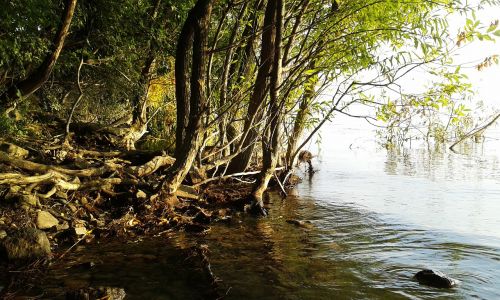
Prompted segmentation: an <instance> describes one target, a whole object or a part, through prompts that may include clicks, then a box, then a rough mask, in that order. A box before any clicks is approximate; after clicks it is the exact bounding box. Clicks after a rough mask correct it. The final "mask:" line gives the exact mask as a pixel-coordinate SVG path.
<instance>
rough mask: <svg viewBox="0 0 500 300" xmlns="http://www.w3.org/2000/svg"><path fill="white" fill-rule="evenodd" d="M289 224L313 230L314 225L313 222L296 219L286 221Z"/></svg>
mask: <svg viewBox="0 0 500 300" xmlns="http://www.w3.org/2000/svg"><path fill="white" fill-rule="evenodd" d="M286 222H287V223H288V224H293V225H295V226H297V227H302V228H312V227H313V224H312V223H311V221H302V220H294V219H289V220H286Z"/></svg>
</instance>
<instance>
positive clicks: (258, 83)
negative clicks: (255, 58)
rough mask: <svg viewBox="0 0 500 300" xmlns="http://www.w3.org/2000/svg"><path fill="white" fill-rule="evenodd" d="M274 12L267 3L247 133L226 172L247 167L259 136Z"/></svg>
mask: <svg viewBox="0 0 500 300" xmlns="http://www.w3.org/2000/svg"><path fill="white" fill-rule="evenodd" d="M275 11H276V2H275V1H269V2H268V3H267V7H266V13H265V16H264V30H263V32H262V49H261V60H260V63H261V65H260V67H259V71H258V72H257V78H256V80H255V86H254V89H253V93H252V96H251V98H250V103H249V104H248V111H247V116H246V119H245V125H244V128H243V132H246V131H248V134H247V135H246V138H245V139H244V140H243V141H242V146H243V147H242V149H244V150H243V151H242V152H241V153H240V154H238V155H237V156H236V157H235V158H234V159H233V160H231V162H230V164H229V167H228V172H229V173H238V172H243V171H245V169H246V168H247V167H248V165H249V163H250V159H251V158H252V154H253V151H254V147H255V141H256V140H257V138H258V136H259V128H258V126H256V125H255V124H257V123H259V121H260V120H261V119H262V115H263V109H262V106H263V103H264V102H265V99H266V94H267V85H268V82H267V80H268V78H269V73H270V71H271V67H272V65H273V53H274V51H275V49H274V38H275V26H274V21H275V16H276V14H275Z"/></svg>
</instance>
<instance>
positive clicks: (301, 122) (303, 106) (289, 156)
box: [286, 60, 317, 170]
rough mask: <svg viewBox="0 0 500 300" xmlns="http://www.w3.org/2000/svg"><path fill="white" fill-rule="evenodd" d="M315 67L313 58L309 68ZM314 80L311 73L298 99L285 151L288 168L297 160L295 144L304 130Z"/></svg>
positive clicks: (315, 77) (315, 76) (313, 92)
mask: <svg viewBox="0 0 500 300" xmlns="http://www.w3.org/2000/svg"><path fill="white" fill-rule="evenodd" d="M315 67H316V64H315V61H314V60H313V61H312V62H311V64H310V69H311V70H312V69H314V68H315ZM316 80H317V75H313V76H312V77H311V78H309V80H308V81H309V83H310V85H308V86H307V87H306V88H305V91H304V94H303V95H302V99H301V101H300V105H299V110H298V111H297V116H296V117H295V122H294V124H293V130H292V134H291V135H290V138H289V140H288V149H287V152H286V163H287V166H286V167H287V169H288V170H292V169H293V166H294V164H295V161H296V160H297V155H296V153H297V144H298V142H299V139H300V137H301V136H302V133H303V132H304V128H305V125H306V121H307V116H308V114H309V107H310V104H311V102H312V100H313V99H314V96H315V91H314V85H315V83H316Z"/></svg>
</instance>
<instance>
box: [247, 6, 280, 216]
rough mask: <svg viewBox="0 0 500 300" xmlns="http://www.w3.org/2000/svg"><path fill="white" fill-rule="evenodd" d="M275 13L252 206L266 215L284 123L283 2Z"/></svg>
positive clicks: (274, 8) (273, 7) (275, 9)
mask: <svg viewBox="0 0 500 300" xmlns="http://www.w3.org/2000/svg"><path fill="white" fill-rule="evenodd" d="M270 2H273V4H268V5H269V6H272V8H271V9H273V14H274V16H275V17H274V19H275V21H274V22H273V23H274V27H275V35H274V44H273V46H274V49H273V52H274V53H273V66H272V72H271V80H270V89H269V94H270V102H269V110H268V116H269V117H268V119H267V124H266V132H265V134H264V137H263V139H262V158H263V159H262V171H261V173H260V174H259V177H258V178H257V182H256V184H255V186H254V188H253V191H252V198H253V203H252V206H253V207H255V208H257V209H258V211H259V212H260V213H261V214H264V215H265V214H266V212H265V209H264V203H263V194H264V192H265V191H266V189H267V186H268V184H269V180H270V179H271V177H272V176H273V174H274V171H275V168H276V165H277V162H278V156H279V152H280V145H279V144H280V136H281V134H280V131H281V130H280V128H281V124H282V122H281V121H282V118H283V114H282V112H281V111H282V107H283V105H282V103H280V86H281V73H282V57H281V47H282V39H283V0H277V1H270Z"/></svg>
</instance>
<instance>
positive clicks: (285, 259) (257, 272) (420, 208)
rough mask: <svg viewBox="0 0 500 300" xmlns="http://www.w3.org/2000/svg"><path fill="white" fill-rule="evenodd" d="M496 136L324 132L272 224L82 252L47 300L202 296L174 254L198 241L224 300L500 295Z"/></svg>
mask: <svg viewBox="0 0 500 300" xmlns="http://www.w3.org/2000/svg"><path fill="white" fill-rule="evenodd" d="M498 133H499V132H498V131H492V137H493V138H487V139H486V141H485V142H484V143H482V144H475V145H469V146H467V147H464V148H462V149H461V154H457V153H453V152H451V151H449V150H448V149H447V148H446V147H438V148H434V147H432V149H429V148H428V147H426V146H425V145H421V144H418V143H414V145H413V146H412V147H411V148H410V147H408V148H405V149H399V150H386V149H384V148H382V147H380V146H379V145H378V144H377V142H376V141H375V138H374V133H373V130H372V129H371V128H363V127H343V128H342V127H340V126H336V125H329V127H328V128H326V129H324V130H323V133H322V136H323V144H322V146H321V150H320V151H319V156H318V157H316V158H315V159H314V161H313V164H314V166H315V168H316V169H317V170H318V171H317V172H316V173H315V174H314V175H313V176H312V177H309V176H308V175H307V174H305V173H304V172H303V170H302V171H301V172H299V173H300V174H302V176H303V177H304V180H303V183H302V184H300V185H299V186H298V187H297V189H296V190H295V191H294V192H293V195H289V196H288V197H287V198H286V199H283V198H282V197H280V196H279V195H278V194H277V193H276V192H273V193H270V194H269V196H268V200H269V203H268V207H269V212H270V215H269V217H267V218H253V217H249V216H241V217H239V218H236V219H234V220H233V221H232V222H230V223H228V224H215V225H214V226H212V229H211V231H210V232H209V233H208V234H207V235H206V236H204V237H200V236H196V235H192V234H188V233H182V232H181V233H172V234H169V235H168V236H164V237H159V238H157V239H147V240H143V241H139V242H136V243H131V244H121V243H119V242H116V243H109V244H106V245H92V246H89V247H77V249H76V250H75V251H74V252H72V253H71V254H70V255H69V256H68V257H67V260H68V261H69V262H73V263H74V264H77V263H78V262H85V261H94V262H96V266H95V267H94V268H92V269H91V270H79V269H66V268H62V269H61V268H54V270H52V271H51V273H50V274H49V276H48V278H47V282H48V283H47V285H46V291H48V292H47V294H46V295H50V297H49V298H57V297H62V294H61V293H60V292H61V291H62V289H63V288H68V287H82V286H87V285H92V286H114V287H120V288H123V289H125V291H126V293H127V295H128V298H127V299H202V298H209V296H207V293H206V291H207V290H209V289H210V283H209V282H208V281H207V280H206V278H203V276H202V275H201V271H200V269H199V268H198V267H196V266H195V265H193V264H190V263H186V256H185V255H184V256H183V255H181V254H179V253H180V252H179V251H178V250H179V249H184V250H185V249H189V247H191V246H192V245H195V244H197V243H204V244H206V245H208V248H209V249H210V252H209V254H208V255H209V257H210V262H211V268H212V271H213V273H214V274H215V275H216V276H217V277H218V278H219V279H220V281H219V283H218V290H219V293H220V295H222V296H225V299H500V161H499V158H500V156H499V151H498V149H500V145H499V144H500V142H499V139H498V138H499V137H500V134H498ZM487 136H488V137H489V136H490V135H489V133H488V134H487ZM495 137H496V138H495ZM312 151H313V152H316V153H318V151H316V150H312ZM302 169H303V167H302ZM289 219H295V220H304V221H310V224H308V225H307V226H304V227H299V226H296V225H294V224H290V223H287V222H286V220H289ZM184 250H182V251H184ZM423 268H432V269H438V270H440V271H442V272H444V273H446V274H448V275H450V276H451V277H453V278H455V279H458V280H460V284H459V285H458V286H457V287H456V288H453V289H437V288H431V287H426V286H422V285H419V284H418V283H417V282H415V281H414V280H412V276H413V275H414V274H415V273H416V272H417V271H419V270H421V269H423ZM58 293H59V294H58Z"/></svg>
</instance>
